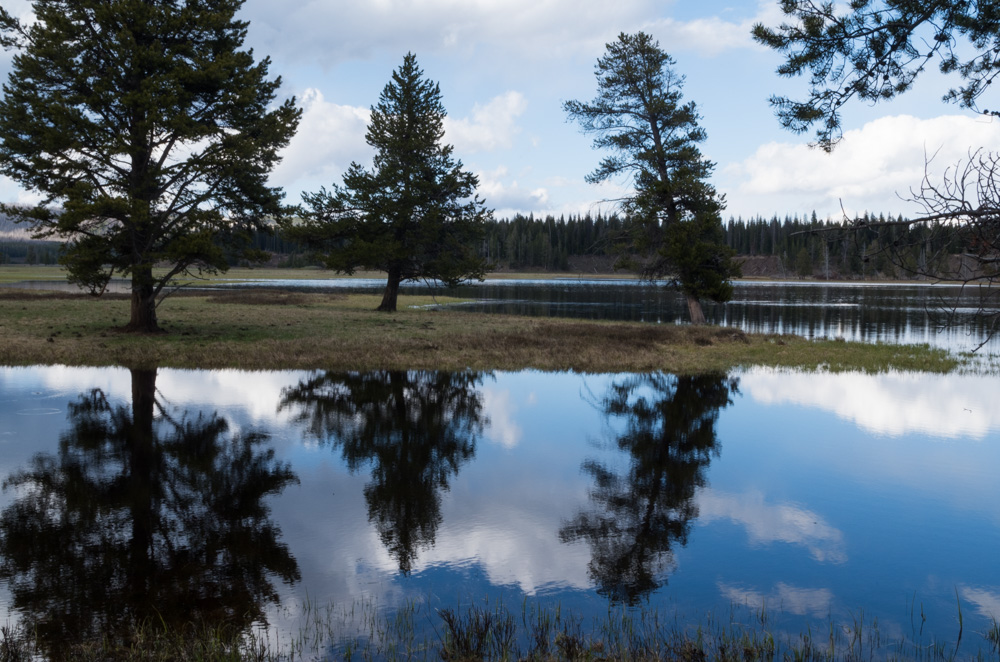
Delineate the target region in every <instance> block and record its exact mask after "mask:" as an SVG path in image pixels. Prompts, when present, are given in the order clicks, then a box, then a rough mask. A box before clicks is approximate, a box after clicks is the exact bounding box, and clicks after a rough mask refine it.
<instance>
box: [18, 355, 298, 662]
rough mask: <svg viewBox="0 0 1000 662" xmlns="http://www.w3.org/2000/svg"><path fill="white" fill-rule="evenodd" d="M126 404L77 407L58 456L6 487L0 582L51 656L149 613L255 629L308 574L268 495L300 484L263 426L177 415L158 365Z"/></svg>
mask: <svg viewBox="0 0 1000 662" xmlns="http://www.w3.org/2000/svg"><path fill="white" fill-rule="evenodd" d="M131 382H132V398H131V405H130V406H126V405H118V404H113V403H112V402H111V401H110V400H109V397H108V396H107V395H106V394H105V393H104V392H103V391H102V390H100V389H93V390H91V391H90V392H89V393H86V394H84V395H81V396H80V397H79V399H78V400H77V401H76V402H73V403H70V405H69V414H68V418H69V427H68V429H67V430H66V431H65V432H63V433H62V434H61V435H60V437H59V450H58V453H57V454H50V453H41V454H38V455H36V456H35V457H34V458H33V459H32V460H31V461H30V463H29V466H28V467H27V468H25V469H22V470H20V471H17V472H14V473H13V474H11V475H10V476H9V477H8V478H7V479H6V480H5V481H4V489H5V490H10V491H13V492H14V493H15V494H16V498H15V499H14V500H13V502H12V503H10V505H8V506H7V507H6V508H5V509H4V510H3V512H2V513H0V579H3V580H6V581H7V582H8V583H9V587H10V593H11V596H12V603H13V607H14V608H15V609H16V610H17V611H19V612H20V613H21V616H22V623H23V624H25V625H26V626H27V629H28V630H29V631H32V632H34V633H36V635H37V636H38V638H39V641H40V643H41V645H42V646H43V648H44V649H45V651H46V653H47V654H48V655H50V656H52V657H54V658H56V659H62V658H63V657H64V656H65V654H66V650H65V647H66V646H68V645H70V644H72V643H83V642H87V641H93V640H99V639H100V638H102V637H106V638H108V639H109V640H111V641H125V639H124V638H125V637H127V636H128V631H129V629H130V628H131V627H132V626H134V625H135V624H136V623H139V622H142V621H144V620H147V619H152V620H155V622H157V623H159V622H161V620H162V622H163V623H164V625H167V626H179V625H183V624H187V623H192V622H194V623H202V624H207V625H209V626H211V625H213V624H214V625H222V624H226V625H227V626H237V627H246V626H248V625H250V624H251V623H253V622H255V621H260V620H263V614H264V611H265V609H266V608H267V606H268V605H269V604H275V603H277V601H278V597H279V596H278V592H277V590H276V587H275V585H274V583H273V582H274V580H275V579H279V580H281V581H283V582H287V583H291V582H296V581H298V579H299V568H298V564H297V563H296V561H295V559H294V557H293V556H292V554H291V553H290V551H289V549H288V546H287V545H286V544H285V543H284V542H283V541H282V536H281V531H280V529H279V527H278V525H277V524H276V523H275V522H274V521H272V519H271V517H270V511H269V508H268V506H267V505H266V504H265V497H267V496H268V495H275V494H279V493H281V492H282V491H283V490H284V489H285V488H286V487H287V486H288V485H289V484H291V483H295V482H297V478H296V476H295V474H294V473H293V472H292V470H291V468H290V467H289V465H288V464H285V463H282V462H278V461H276V459H275V455H274V451H273V450H272V449H269V448H268V449H265V448H264V447H263V444H264V442H265V441H266V435H264V434H262V433H260V432H254V431H249V432H243V433H239V434H232V435H231V434H229V424H228V423H227V421H226V419H225V418H222V417H221V416H218V415H215V414H213V415H210V416H203V415H199V416H197V417H195V418H188V417H187V416H186V415H181V416H180V417H175V416H172V415H171V414H170V412H169V411H168V409H167V407H166V406H165V405H164V403H163V402H162V401H161V399H160V398H158V397H157V391H156V371H155V370H133V371H132V372H131Z"/></svg>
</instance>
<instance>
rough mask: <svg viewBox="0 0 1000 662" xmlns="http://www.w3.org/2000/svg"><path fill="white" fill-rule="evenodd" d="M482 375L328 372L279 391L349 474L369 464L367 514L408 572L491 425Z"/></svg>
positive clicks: (430, 539)
mask: <svg viewBox="0 0 1000 662" xmlns="http://www.w3.org/2000/svg"><path fill="white" fill-rule="evenodd" d="M482 380H483V375H482V374H481V373H474V372H459V373H447V372H430V371H400V370H384V371H376V372H365V373H332V372H324V373H318V374H315V375H312V376H311V377H309V378H308V379H306V380H303V381H301V382H300V383H299V384H298V385H297V386H295V387H293V388H288V389H285V390H284V391H283V393H282V400H281V404H280V405H279V409H290V410H292V411H295V412H296V414H295V416H296V421H297V422H299V423H301V424H303V425H305V427H306V429H307V431H308V433H309V434H310V435H311V436H313V437H315V438H317V439H319V440H320V441H327V442H329V443H330V444H331V445H332V446H333V447H334V448H337V447H339V448H340V451H341V453H342V455H343V457H344V461H345V462H346V463H347V466H348V468H349V469H350V470H351V471H352V472H356V471H358V470H360V469H361V468H363V467H364V466H366V465H368V464H370V465H371V472H372V473H371V481H370V482H369V483H368V484H367V485H366V486H365V501H366V502H367V504H368V519H369V521H371V522H372V523H373V524H374V525H375V527H376V528H377V530H378V532H379V536H380V538H381V540H382V544H383V545H385V547H386V549H387V550H388V551H389V554H390V555H391V556H392V557H393V558H394V559H395V560H396V562H397V563H398V564H399V570H400V572H402V573H404V574H406V573H409V572H410V570H411V568H412V567H413V563H414V561H415V560H416V557H417V552H418V551H419V550H420V549H422V548H428V547H430V546H432V545H433V544H434V536H435V533H436V531H437V527H438V525H439V524H440V523H441V492H442V491H443V490H447V489H448V481H449V480H450V479H451V478H452V477H453V476H456V475H458V470H459V468H460V467H461V466H462V464H464V463H465V462H468V461H469V460H471V459H472V458H473V456H474V455H475V452H476V443H477V441H478V439H479V436H480V435H481V434H482V431H483V426H484V425H485V424H486V423H487V420H486V417H485V415H484V414H483V398H482V394H481V392H480V391H478V390H477V388H476V387H477V386H479V385H480V384H481V383H482Z"/></svg>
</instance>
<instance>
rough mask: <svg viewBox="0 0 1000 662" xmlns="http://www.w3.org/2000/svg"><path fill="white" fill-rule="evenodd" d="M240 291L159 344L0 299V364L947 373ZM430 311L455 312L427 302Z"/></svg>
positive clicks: (770, 348)
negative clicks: (765, 367)
mask: <svg viewBox="0 0 1000 662" xmlns="http://www.w3.org/2000/svg"><path fill="white" fill-rule="evenodd" d="M378 301H379V296H378V295H357V294H352V295H347V294H328V293H322V294H319V293H316V294H314V293H292V292H281V291H272V290H242V291H233V292H224V293H211V294H207V293H187V294H186V295H184V296H174V297H170V298H168V299H166V300H165V301H164V302H163V303H162V304H161V306H160V309H159V316H160V321H161V324H162V325H163V326H164V327H165V328H166V330H167V331H168V333H167V334H158V335H153V336H142V335H138V336H137V335H130V334H123V333H120V332H118V331H116V330H115V329H116V327H118V326H121V325H124V324H125V323H126V322H127V321H128V314H129V310H128V305H129V304H128V301H127V300H126V299H125V297H123V296H109V297H104V298H101V299H94V298H92V297H87V296H83V295H75V294H66V293H57V292H42V291H32V292H29V291H24V290H12V289H0V337H2V338H3V343H2V345H0V364H5V365H30V364H67V365H123V366H129V367H139V366H154V365H156V366H170V367H181V368H241V369H313V368H324V369H341V370H344V369H353V370H370V369H387V368H407V369H414V368H426V369H442V370H459V369H466V368H471V369H476V370H519V369H525V368H535V369H539V370H579V371H587V372H616V371H648V370H665V371H669V372H675V373H697V372H704V371H720V370H727V369H729V368H732V367H735V366H749V365H769V366H788V367H802V368H816V367H829V368H830V369H835V370H837V369H854V370H867V371H882V370H888V369H905V370H929V371H947V370H951V369H953V368H954V367H955V366H956V365H957V363H956V360H955V359H954V358H953V357H951V356H950V355H949V354H947V353H946V352H943V351H939V350H931V349H928V348H926V347H914V346H895V345H868V344H861V343H844V342H835V341H808V340H805V339H802V338H798V337H793V336H764V335H746V334H744V333H743V332H742V331H738V330H734V329H731V328H725V327H689V326H673V325H653V324H642V323H624V322H598V321H578V320H568V319H556V318H529V317H518V316H504V315H486V314H478V313H469V312H461V311H456V310H432V309H428V308H424V307H423V306H427V305H429V304H432V303H434V301H435V300H434V299H432V298H431V297H418V296H404V297H400V311H399V312H398V313H394V314H386V313H378V312H375V311H374V310H373V309H374V308H375V307H376V305H377V304H378ZM436 301H437V302H439V303H445V302H448V301H454V300H453V299H447V298H442V297H438V298H437V299H436Z"/></svg>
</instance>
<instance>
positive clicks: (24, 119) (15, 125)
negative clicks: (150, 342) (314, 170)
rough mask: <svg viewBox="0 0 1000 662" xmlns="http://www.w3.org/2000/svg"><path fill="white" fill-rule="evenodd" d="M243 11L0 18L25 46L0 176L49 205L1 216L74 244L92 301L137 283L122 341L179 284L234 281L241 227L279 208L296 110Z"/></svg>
mask: <svg viewBox="0 0 1000 662" xmlns="http://www.w3.org/2000/svg"><path fill="white" fill-rule="evenodd" d="M242 4H243V0H211V1H210V2H205V1H203V0H35V1H34V2H33V9H34V18H35V20H34V22H30V23H26V24H22V23H20V22H18V21H17V20H16V19H14V18H13V17H12V16H10V14H9V13H7V12H6V11H3V10H2V9H0V26H2V28H3V38H2V42H3V45H5V46H8V47H10V46H13V47H15V48H17V50H18V52H17V54H16V55H15V57H14V60H13V68H12V71H11V74H10V77H9V78H8V81H7V84H6V85H4V88H3V99H2V101H0V173H2V174H4V175H7V176H8V177H10V178H11V179H13V180H14V181H16V182H18V183H19V184H20V185H22V186H23V187H25V188H27V189H29V190H32V191H36V192H39V193H41V194H42V195H43V196H44V201H43V203H42V204H41V205H39V206H37V207H35V208H30V209H25V208H20V207H16V206H6V207H5V208H4V210H5V211H6V212H7V213H12V214H15V215H16V216H17V217H19V218H20V219H21V220H26V221H30V222H31V223H32V224H33V225H34V227H35V228H36V234H37V235H38V236H42V237H58V238H61V239H63V240H65V241H66V242H67V243H66V244H65V247H64V250H63V254H62V256H61V258H60V260H61V262H62V263H63V264H64V265H65V266H66V267H67V269H68V271H69V278H70V280H71V281H72V282H75V283H78V284H80V285H81V286H84V287H86V288H88V289H90V291H91V292H92V293H95V294H100V293H102V292H103V291H104V289H105V287H106V286H107V283H108V281H109V280H110V279H111V278H112V276H114V275H115V274H119V275H121V276H126V277H129V278H131V288H132V304H131V318H130V321H129V323H128V325H127V326H126V330H129V331H137V332H151V331H159V330H160V327H159V324H158V321H157V317H156V305H157V301H158V298H159V297H160V296H161V294H164V293H165V290H164V288H165V287H167V286H168V284H169V283H170V282H171V281H172V280H173V279H174V278H175V277H177V276H179V275H182V274H187V273H192V272H200V271H202V270H208V271H210V272H212V271H218V270H225V269H226V268H227V266H228V263H227V250H228V249H229V247H231V246H233V245H234V244H235V243H236V242H235V240H236V238H237V237H239V236H240V235H241V231H242V230H244V229H248V228H251V227H255V226H259V224H260V222H261V220H262V219H263V218H264V217H266V216H277V215H280V214H281V213H283V211H284V208H283V206H282V204H281V200H282V192H281V190H280V189H278V188H274V187H271V186H268V184H267V177H268V174H269V173H270V171H271V169H272V168H273V167H274V165H275V164H276V163H277V161H278V156H277V152H278V150H279V149H281V148H282V147H284V146H285V145H287V144H288V141H289V140H290V139H291V137H292V135H293V134H294V132H295V129H296V126H297V124H298V120H299V116H300V111H299V110H298V109H296V108H295V105H294V100H293V99H290V100H287V101H285V102H284V103H282V104H280V105H277V106H273V105H272V104H273V102H274V100H275V96H276V93H277V90H278V88H279V86H280V79H269V78H268V65H269V61H268V59H266V58H265V59H263V60H261V61H259V62H254V58H253V54H252V53H251V52H250V51H248V50H242V45H243V41H244V39H245V38H246V34H247V23H246V22H245V21H240V20H237V19H236V18H235V16H236V13H237V11H238V10H239V9H240V7H241V6H242ZM154 266H163V267H164V268H163V269H158V270H156V271H154ZM167 291H169V290H167Z"/></svg>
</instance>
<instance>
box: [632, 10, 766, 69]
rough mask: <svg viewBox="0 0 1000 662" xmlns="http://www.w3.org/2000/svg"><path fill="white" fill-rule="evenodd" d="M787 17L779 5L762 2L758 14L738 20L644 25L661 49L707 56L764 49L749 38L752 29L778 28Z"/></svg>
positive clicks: (668, 20)
mask: <svg viewBox="0 0 1000 662" xmlns="http://www.w3.org/2000/svg"><path fill="white" fill-rule="evenodd" d="M783 17H784V14H782V13H781V10H780V8H779V7H778V4H777V3H775V2H773V1H772V0H762V1H761V2H759V3H758V6H757V13H756V14H755V15H754V16H752V17H749V18H745V19H742V20H739V21H727V20H724V19H722V18H720V17H719V16H712V17H708V18H698V19H694V20H691V21H678V20H675V19H672V18H666V19H663V20H660V21H654V22H652V23H648V24H647V25H646V26H644V29H645V30H646V31H647V32H649V33H650V34H653V35H656V36H657V37H658V38H659V39H660V44H661V46H664V47H665V48H666V49H667V50H668V51H671V52H673V51H679V50H691V51H695V52H697V53H699V54H701V55H705V56H715V55H719V54H720V53H722V52H724V51H727V50H732V49H741V48H757V49H762V50H764V49H765V47H764V46H760V45H758V44H757V43H756V42H754V41H753V38H752V37H751V36H750V29H751V28H752V27H753V25H754V24H755V23H763V24H764V25H778V24H780V23H781V22H782V19H783Z"/></svg>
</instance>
